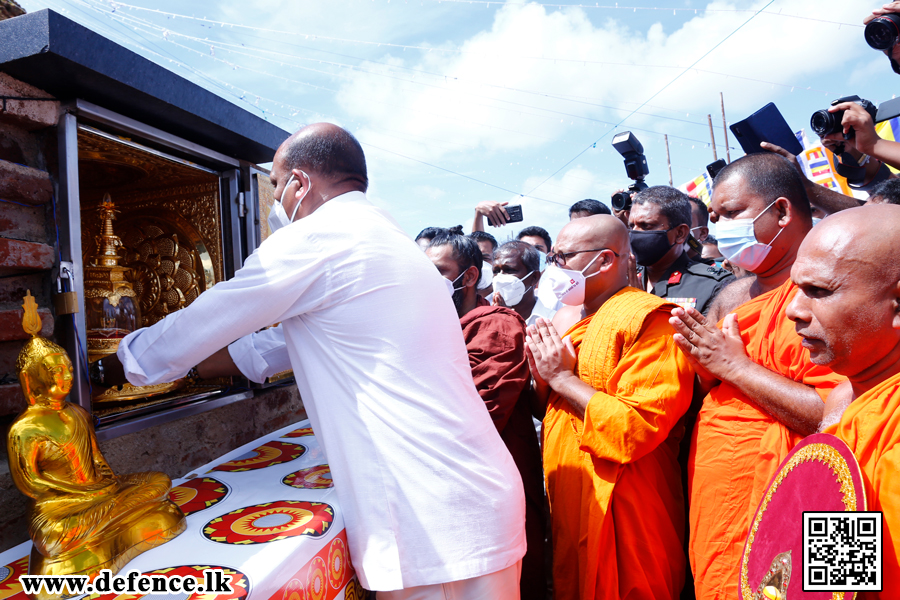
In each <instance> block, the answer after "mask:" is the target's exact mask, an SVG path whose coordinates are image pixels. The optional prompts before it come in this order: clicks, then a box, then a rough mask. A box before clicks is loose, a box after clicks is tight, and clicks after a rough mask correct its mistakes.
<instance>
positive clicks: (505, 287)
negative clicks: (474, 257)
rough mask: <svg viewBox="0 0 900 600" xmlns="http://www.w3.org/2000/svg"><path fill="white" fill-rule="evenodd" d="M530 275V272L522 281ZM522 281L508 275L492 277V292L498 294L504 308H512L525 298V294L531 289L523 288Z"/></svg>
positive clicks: (501, 274)
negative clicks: (504, 305)
mask: <svg viewBox="0 0 900 600" xmlns="http://www.w3.org/2000/svg"><path fill="white" fill-rule="evenodd" d="M531 273H534V271H531V272H530V273H528V275H526V276H525V277H522V279H526V278H527V277H528V276H529V275H531ZM522 279H519V278H518V277H516V276H515V275H510V274H508V273H500V274H498V275H495V276H494V291H495V292H498V293H499V294H500V297H501V298H503V302H504V304H506V306H509V307H513V306H516V305H517V304H519V302H521V301H522V298H523V297H524V296H525V292H527V291H528V290H530V289H531V287H528V288H526V287H525V284H524V283H523V282H522Z"/></svg>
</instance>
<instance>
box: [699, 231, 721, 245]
mask: <svg viewBox="0 0 900 600" xmlns="http://www.w3.org/2000/svg"><path fill="white" fill-rule="evenodd" d="M700 243H701V244H703V245H704V246H715V247H716V248H718V247H719V240H717V239H716V238H715V236H714V235H712V234H710V235H708V236H706V239H705V240H703V241H702V242H700Z"/></svg>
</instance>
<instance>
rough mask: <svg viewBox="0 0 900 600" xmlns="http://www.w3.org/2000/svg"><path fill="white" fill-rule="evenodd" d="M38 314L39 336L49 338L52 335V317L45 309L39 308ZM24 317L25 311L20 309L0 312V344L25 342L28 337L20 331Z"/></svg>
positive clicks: (23, 331)
mask: <svg viewBox="0 0 900 600" xmlns="http://www.w3.org/2000/svg"><path fill="white" fill-rule="evenodd" d="M38 314H39V315H40V316H41V335H42V336H44V337H50V336H51V335H53V315H52V314H50V310H49V309H46V308H39V309H38ZM24 315H25V311H23V310H22V309H19V310H0V342H9V341H12V340H27V339H28V338H29V337H30V336H29V335H28V334H27V333H25V330H24V329H22V317H23V316H24Z"/></svg>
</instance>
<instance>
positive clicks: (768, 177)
mask: <svg viewBox="0 0 900 600" xmlns="http://www.w3.org/2000/svg"><path fill="white" fill-rule="evenodd" d="M732 177H740V178H741V180H742V181H743V182H744V183H745V184H746V185H747V188H748V191H749V192H750V193H751V194H753V195H754V196H757V197H760V198H763V199H764V200H765V201H766V204H768V203H770V202H772V201H773V200H775V199H777V198H787V199H788V201H789V202H790V203H791V206H793V207H794V208H795V209H796V210H797V212H798V213H799V214H800V215H802V216H805V217H806V218H807V219H812V208H811V207H810V205H809V196H808V195H807V194H806V186H805V185H804V183H803V182H804V178H803V177H801V176H800V173H799V172H798V171H797V169H796V168H795V167H794V165H793V164H791V162H790V161H789V160H788V159H786V158H784V157H783V156H781V155H778V154H772V153H771V152H757V153H754V154H749V155H747V156H744V157H743V158H739V159H737V160H736V161H734V162H733V163H731V164H729V165H727V166H726V167H725V168H724V169H722V170H721V171H719V174H718V175H716V179H715V181H714V182H713V190H715V189H716V187H718V186H719V184H721V183H722V182H723V181H728V180H729V179H731V178H732Z"/></svg>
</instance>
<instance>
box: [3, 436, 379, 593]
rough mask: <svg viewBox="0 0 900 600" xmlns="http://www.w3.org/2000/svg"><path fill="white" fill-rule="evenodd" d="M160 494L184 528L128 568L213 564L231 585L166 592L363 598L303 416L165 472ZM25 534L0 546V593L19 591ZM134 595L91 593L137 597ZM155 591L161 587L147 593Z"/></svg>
mask: <svg viewBox="0 0 900 600" xmlns="http://www.w3.org/2000/svg"><path fill="white" fill-rule="evenodd" d="M169 497H170V498H171V499H172V501H174V502H175V503H176V504H177V505H178V506H180V507H181V510H182V511H184V514H185V515H186V516H187V530H186V531H185V532H184V533H182V534H181V535H179V536H178V537H177V538H175V539H174V540H172V541H170V542H168V543H166V544H163V545H162V546H159V547H158V548H154V549H152V550H150V551H148V552H145V553H144V554H142V555H140V556H138V557H137V558H135V559H134V560H132V561H131V562H130V563H128V564H127V565H126V566H125V567H124V568H123V569H122V571H121V572H120V574H121V575H124V574H126V573H127V572H128V571H130V570H132V569H137V570H138V571H141V572H142V573H148V574H149V573H159V574H165V575H182V576H184V575H191V574H195V575H196V576H197V577H198V578H200V579H202V571H203V570H204V569H208V568H222V569H224V570H225V572H226V573H229V574H231V575H232V580H231V581H232V588H233V589H234V593H233V594H227V595H226V594H221V595H217V596H214V595H208V594H192V595H188V594H187V593H184V594H181V595H179V597H178V598H177V599H176V598H174V597H171V598H168V597H167V599H166V600H333V599H336V598H337V599H345V600H362V599H363V598H366V597H367V592H366V591H365V590H363V589H362V587H361V586H360V585H359V582H358V580H357V578H356V576H355V575H354V571H353V567H352V565H351V564H350V556H349V553H348V550H347V533H346V531H345V529H344V521H343V518H342V516H341V513H340V508H339V506H338V502H337V497H336V494H335V492H334V487H333V485H332V481H331V471H330V470H329V468H328V464H327V461H326V458H325V453H324V452H323V450H322V448H321V447H320V446H319V444H318V442H317V441H316V438H315V435H314V434H313V431H312V429H311V428H310V426H309V421H302V422H300V423H296V424H294V425H291V426H289V427H285V428H284V429H281V430H279V431H276V432H274V433H271V434H269V435H267V436H264V437H261V438H259V439H258V440H256V441H254V442H251V443H249V444H246V445H244V446H242V447H240V448H238V449H236V450H234V451H232V452H229V453H228V454H226V455H224V456H222V457H221V458H219V459H217V460H215V461H213V462H211V463H209V464H207V465H205V466H203V467H200V468H198V469H196V470H194V471H193V472H191V473H190V474H188V475H187V477H185V478H183V479H178V480H175V481H173V488H172V491H171V492H170V494H169ZM30 553H31V542H25V543H24V544H20V545H19V546H16V547H15V548H12V549H10V550H7V551H6V552H3V553H2V554H0V600H28V597H27V596H26V595H25V593H24V592H23V591H22V587H21V585H20V584H19V580H18V578H19V576H20V575H23V574H27V573H28V556H29V554H30ZM141 597H142V595H140V594H138V595H127V594H121V595H117V594H115V593H112V594H106V595H103V596H100V595H96V594H95V595H94V596H91V597H90V599H91V600H94V599H100V600H114V599H118V600H137V599H139V598H141ZM153 598H163V597H162V596H150V595H148V598H147V600H152V599H153Z"/></svg>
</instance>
